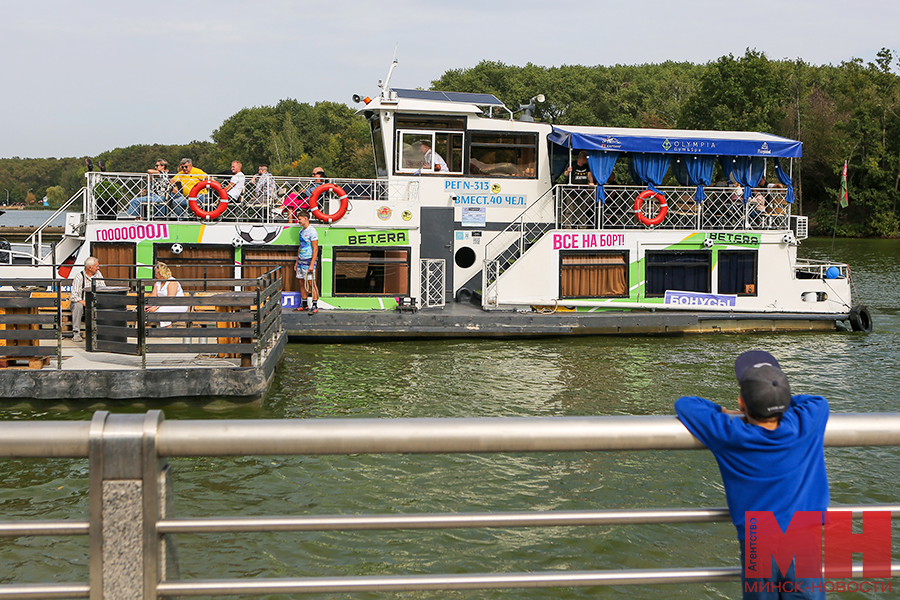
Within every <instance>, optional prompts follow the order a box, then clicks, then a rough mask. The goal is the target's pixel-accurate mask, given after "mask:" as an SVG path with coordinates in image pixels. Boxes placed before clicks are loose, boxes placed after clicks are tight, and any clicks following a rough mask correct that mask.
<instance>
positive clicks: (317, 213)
mask: <svg viewBox="0 0 900 600" xmlns="http://www.w3.org/2000/svg"><path fill="white" fill-rule="evenodd" d="M327 191H332V192H334V193H335V194H337V196H338V200H340V201H341V206H340V207H339V208H338V209H337V210H336V211H335V212H333V213H332V214H330V215H329V214H325V213H323V212H322V211H321V210H319V209H318V206H319V196H321V195H322V194H324V193H325V192H327ZM349 204H350V200H348V199H347V192H345V191H344V190H342V189H341V188H340V187H338V186H336V185H334V184H333V183H323V184H322V185H320V186H319V187H317V188H316V189H315V190H313V193H312V196H310V197H309V208H310V211H311V212H312V214H313V216H314V217H315V218H317V219H319V220H320V221H322V222H323V223H334V222H335V221H337V220H338V219H340V218H341V217H343V216H344V214H346V212H347V207H348V206H349Z"/></svg>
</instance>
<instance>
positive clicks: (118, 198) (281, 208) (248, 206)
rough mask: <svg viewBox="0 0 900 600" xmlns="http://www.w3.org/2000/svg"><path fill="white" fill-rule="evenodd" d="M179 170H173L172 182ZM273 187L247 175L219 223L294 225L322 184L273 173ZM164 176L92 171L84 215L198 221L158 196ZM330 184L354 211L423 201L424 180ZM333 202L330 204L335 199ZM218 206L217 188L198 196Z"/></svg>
mask: <svg viewBox="0 0 900 600" xmlns="http://www.w3.org/2000/svg"><path fill="white" fill-rule="evenodd" d="M173 175H175V173H170V174H169V180H170V181H171V177H172V176H173ZM204 179H206V180H210V181H216V182H218V183H220V184H221V185H223V186H224V185H225V184H227V182H228V180H229V177H228V176H223V175H207V176H206V177H205V178H204ZM271 181H272V182H273V183H272V185H258V184H259V182H260V180H257V181H256V182H254V181H253V176H252V175H248V176H247V180H246V185H245V186H244V190H243V192H242V193H241V195H240V197H239V198H238V199H237V200H236V201H230V202H229V203H228V208H227V210H226V211H225V213H223V214H222V216H221V217H220V218H219V219H217V220H220V221H234V222H248V223H291V222H296V211H297V210H300V209H302V208H308V207H309V197H310V195H311V194H312V193H313V191H314V190H315V189H316V187H318V186H319V185H320V184H321V182H317V181H315V180H314V179H312V178H309V177H283V176H273V177H272V180H271ZM158 182H159V176H157V175H147V174H140V173H108V172H104V173H97V172H91V173H87V185H86V189H85V215H86V216H87V219H89V220H95V219H108V220H135V219H137V218H140V219H142V220H144V221H151V222H152V221H175V220H177V221H197V220H198V219H199V217H197V216H196V215H195V214H194V213H193V212H192V211H191V209H190V208H189V207H188V204H187V200H186V199H184V198H183V197H181V198H179V197H176V196H175V195H173V194H172V193H171V192H169V191H164V192H162V193H159V194H156V193H154V192H155V191H159V190H158V189H157V185H159V187H161V188H163V189H166V188H167V187H168V186H166V185H165V184H164V183H163V184H158ZM328 183H333V184H335V185H337V186H339V187H340V188H341V189H342V190H344V192H346V194H347V197H348V200H349V209H348V210H349V211H352V210H353V206H354V204H355V203H360V202H366V203H368V202H389V201H394V200H418V197H419V183H418V182H417V181H410V182H389V181H388V180H386V179H333V178H329V179H328ZM332 202H333V203H334V206H331V203H332ZM218 204H219V198H218V195H217V194H215V192H213V191H212V190H208V191H207V193H202V194H200V195H199V196H198V205H199V206H200V207H201V208H203V209H204V210H207V211H211V210H213V208H214V207H215V206H217V205H218ZM318 207H319V208H320V209H321V210H322V211H323V212H325V213H328V214H330V213H332V212H334V210H335V209H336V208H337V196H336V195H335V194H334V193H333V192H325V193H324V194H322V196H321V197H320V198H319V200H318Z"/></svg>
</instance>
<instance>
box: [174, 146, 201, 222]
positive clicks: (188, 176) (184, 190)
mask: <svg viewBox="0 0 900 600" xmlns="http://www.w3.org/2000/svg"><path fill="white" fill-rule="evenodd" d="M204 179H206V173H205V172H203V171H201V170H200V169H198V168H197V167H195V166H194V161H192V160H191V159H190V158H182V159H181V162H180V163H179V164H178V173H177V174H176V175H175V176H174V177H172V206H173V208H174V210H175V214H176V215H177V216H178V217H182V216H183V215H184V214H185V213H186V212H187V209H188V200H187V197H188V196H189V195H190V193H191V190H192V189H193V188H194V186H195V185H197V184H198V183H200V182H201V181H203V180H204ZM201 196H202V197H203V198H206V189H203V190H200V194H198V198H199V197H201Z"/></svg>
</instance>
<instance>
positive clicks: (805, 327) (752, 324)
mask: <svg viewBox="0 0 900 600" xmlns="http://www.w3.org/2000/svg"><path fill="white" fill-rule="evenodd" d="M846 318H847V316H846V315H837V314H832V315H825V314H821V315H798V314H771V313H740V314H733V313H727V312H722V313H710V312H705V313H700V312H687V311H685V312H680V311H679V312H676V311H662V310H660V311H655V312H651V311H643V312H638V311H631V312H627V311H616V312H612V311H603V312H600V311H597V312H575V311H559V310H556V311H554V310H552V309H548V310H546V311H528V312H516V311H498V310H493V311H486V310H482V309H481V308H479V307H477V306H474V305H470V304H464V303H452V304H447V305H446V306H445V307H443V308H430V309H423V310H419V311H416V312H399V311H396V310H394V311H374V310H372V311H350V310H324V309H320V310H319V312H318V313H317V314H315V315H309V314H307V313H304V312H297V311H294V310H290V311H288V310H287V309H285V312H284V314H283V317H282V319H283V324H284V328H285V331H287V333H288V336H289V337H290V340H291V341H298V342H301V341H318V342H327V341H336V340H365V339H375V338H381V339H424V338H533V337H553V336H587V335H682V334H693V333H748V332H777V331H834V330H835V329H836V328H837V324H836V322H837V321H843V320H845V319H846Z"/></svg>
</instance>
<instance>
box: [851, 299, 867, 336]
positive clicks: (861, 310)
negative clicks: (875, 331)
mask: <svg viewBox="0 0 900 600" xmlns="http://www.w3.org/2000/svg"><path fill="white" fill-rule="evenodd" d="M848 320H849V321H850V328H851V329H853V331H864V332H866V333H872V313H870V312H869V308H868V307H867V306H866V305H865V304H857V305H856V306H854V307H853V308H851V309H850V315H849V317H848Z"/></svg>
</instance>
